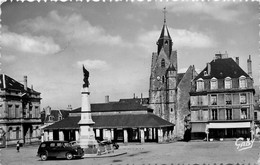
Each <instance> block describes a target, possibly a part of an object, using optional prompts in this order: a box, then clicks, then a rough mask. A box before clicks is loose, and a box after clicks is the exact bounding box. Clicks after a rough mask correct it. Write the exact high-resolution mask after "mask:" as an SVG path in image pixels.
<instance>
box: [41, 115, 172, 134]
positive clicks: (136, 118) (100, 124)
mask: <svg viewBox="0 0 260 165" xmlns="http://www.w3.org/2000/svg"><path fill="white" fill-rule="evenodd" d="M80 118H81V117H80V116H71V117H68V118H66V119H63V120H61V121H58V122H56V123H54V124H52V125H50V126H48V127H46V128H44V130H55V129H79V125H78V123H79V121H80ZM92 120H93V121H94V122H95V124H94V125H93V128H99V129H101V128H159V127H173V126H174V124H172V123H170V122H168V121H166V120H164V119H162V118H160V117H158V116H156V115H154V114H152V113H149V114H114V115H100V116H92Z"/></svg>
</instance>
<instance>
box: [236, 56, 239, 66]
mask: <svg viewBox="0 0 260 165" xmlns="http://www.w3.org/2000/svg"><path fill="white" fill-rule="evenodd" d="M236 63H237V65H239V57H236Z"/></svg>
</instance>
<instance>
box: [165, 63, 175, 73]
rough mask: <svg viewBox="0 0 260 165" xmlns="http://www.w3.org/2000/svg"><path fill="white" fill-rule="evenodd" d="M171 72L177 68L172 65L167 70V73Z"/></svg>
mask: <svg viewBox="0 0 260 165" xmlns="http://www.w3.org/2000/svg"><path fill="white" fill-rule="evenodd" d="M169 71H176V69H175V67H174V66H173V64H170V66H169V67H168V69H167V72H169Z"/></svg>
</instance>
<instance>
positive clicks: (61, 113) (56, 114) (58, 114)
mask: <svg viewBox="0 0 260 165" xmlns="http://www.w3.org/2000/svg"><path fill="white" fill-rule="evenodd" d="M69 113H70V111H68V110H54V109H52V110H51V111H50V115H47V116H46V117H45V114H43V116H42V117H43V118H44V120H43V121H44V122H56V121H59V120H60V119H59V117H62V119H64V118H67V117H68V116H69ZM50 116H52V117H53V118H52V119H51V120H50Z"/></svg>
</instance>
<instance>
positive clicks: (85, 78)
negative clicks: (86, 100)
mask: <svg viewBox="0 0 260 165" xmlns="http://www.w3.org/2000/svg"><path fill="white" fill-rule="evenodd" d="M83 74H84V79H83V81H84V84H83V88H85V87H89V81H88V78H89V72H88V71H87V69H85V67H84V65H83Z"/></svg>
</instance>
